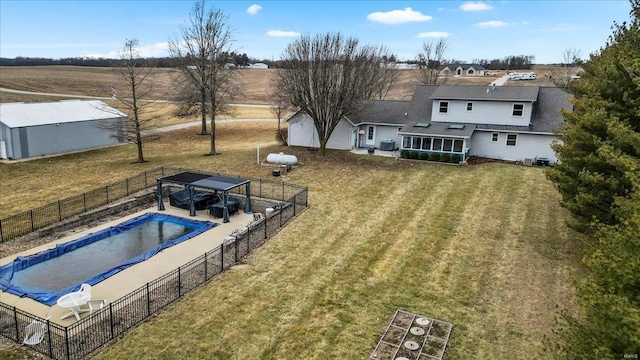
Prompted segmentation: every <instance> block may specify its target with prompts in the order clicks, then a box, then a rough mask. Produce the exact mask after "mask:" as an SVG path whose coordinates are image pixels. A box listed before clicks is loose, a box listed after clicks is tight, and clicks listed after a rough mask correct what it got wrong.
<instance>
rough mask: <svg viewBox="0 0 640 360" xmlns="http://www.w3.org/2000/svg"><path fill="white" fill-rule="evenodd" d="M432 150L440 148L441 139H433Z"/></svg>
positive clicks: (439, 149)
mask: <svg viewBox="0 0 640 360" xmlns="http://www.w3.org/2000/svg"><path fill="white" fill-rule="evenodd" d="M433 150H435V151H441V150H442V139H433Z"/></svg>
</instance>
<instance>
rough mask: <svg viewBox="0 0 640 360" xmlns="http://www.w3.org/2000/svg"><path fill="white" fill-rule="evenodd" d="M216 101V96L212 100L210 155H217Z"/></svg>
mask: <svg viewBox="0 0 640 360" xmlns="http://www.w3.org/2000/svg"><path fill="white" fill-rule="evenodd" d="M215 108H216V100H215V96H214V97H213V98H212V99H211V109H212V110H211V151H209V155H216V154H217V153H216V111H215Z"/></svg>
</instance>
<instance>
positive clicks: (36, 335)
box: [22, 316, 51, 345]
mask: <svg viewBox="0 0 640 360" xmlns="http://www.w3.org/2000/svg"><path fill="white" fill-rule="evenodd" d="M50 317H51V316H47V318H46V319H44V321H49V318H50ZM45 332H47V324H46V323H45V322H43V321H41V320H38V319H37V318H36V319H33V321H31V324H29V325H27V327H26V328H25V329H24V340H22V344H24V345H38V344H40V342H42V339H44V333H45Z"/></svg>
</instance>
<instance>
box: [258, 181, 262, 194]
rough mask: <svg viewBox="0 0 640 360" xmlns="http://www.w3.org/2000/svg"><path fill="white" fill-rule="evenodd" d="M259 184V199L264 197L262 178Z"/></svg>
mask: <svg viewBox="0 0 640 360" xmlns="http://www.w3.org/2000/svg"><path fill="white" fill-rule="evenodd" d="M259 184H260V189H259V191H258V193H259V194H258V197H262V178H260V180H259Z"/></svg>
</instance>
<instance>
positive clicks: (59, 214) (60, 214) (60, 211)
mask: <svg viewBox="0 0 640 360" xmlns="http://www.w3.org/2000/svg"><path fill="white" fill-rule="evenodd" d="M58 221H62V205H60V200H58Z"/></svg>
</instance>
